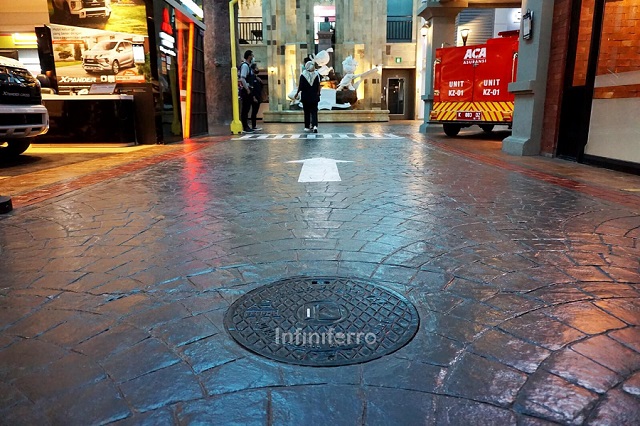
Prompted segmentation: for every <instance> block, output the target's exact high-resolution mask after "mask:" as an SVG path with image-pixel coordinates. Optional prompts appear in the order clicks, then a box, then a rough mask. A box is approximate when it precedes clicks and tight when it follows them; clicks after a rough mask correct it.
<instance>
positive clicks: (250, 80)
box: [238, 61, 256, 90]
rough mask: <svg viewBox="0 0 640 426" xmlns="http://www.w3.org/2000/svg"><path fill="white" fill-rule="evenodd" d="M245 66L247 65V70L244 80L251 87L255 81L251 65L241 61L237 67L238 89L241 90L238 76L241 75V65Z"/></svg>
mask: <svg viewBox="0 0 640 426" xmlns="http://www.w3.org/2000/svg"><path fill="white" fill-rule="evenodd" d="M245 65H246V66H247V67H249V72H248V73H247V77H246V78H245V80H246V81H247V84H248V85H249V86H250V87H253V85H254V83H255V81H256V76H255V74H254V73H253V71H252V70H251V66H249V64H248V63H246V62H244V61H243V62H242V64H240V68H239V69H238V90H242V82H241V81H240V76H241V75H242V67H243V66H245Z"/></svg>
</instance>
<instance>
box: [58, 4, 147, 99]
mask: <svg viewBox="0 0 640 426" xmlns="http://www.w3.org/2000/svg"><path fill="white" fill-rule="evenodd" d="M48 1H49V10H50V20H51V25H50V28H51V39H52V45H53V46H52V47H53V55H54V61H55V66H56V75H57V79H58V86H59V88H60V89H61V90H63V91H64V88H65V86H67V87H68V88H72V87H73V88H78V87H82V88H88V87H89V86H91V85H93V84H96V83H133V82H135V83H140V82H145V81H146V80H147V78H148V74H149V69H150V68H149V65H150V64H149V55H148V53H149V41H148V31H147V20H146V6H145V1H144V0H130V1H128V2H126V4H125V2H113V1H112V2H109V1H104V0H95V1H93V2H75V1H72V2H71V3H73V4H74V6H75V7H67V6H66V5H65V3H68V2H69V0H48ZM145 74H146V76H145Z"/></svg>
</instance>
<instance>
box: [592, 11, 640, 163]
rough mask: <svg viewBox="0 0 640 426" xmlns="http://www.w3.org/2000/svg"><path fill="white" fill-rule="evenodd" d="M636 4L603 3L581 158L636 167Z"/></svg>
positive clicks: (639, 76) (639, 142)
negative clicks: (598, 47)
mask: <svg viewBox="0 0 640 426" xmlns="http://www.w3.org/2000/svg"><path fill="white" fill-rule="evenodd" d="M637 8H638V2H637V0H621V1H615V2H613V1H608V2H606V3H605V9H604V17H603V24H602V37H601V41H600V52H599V56H598V63H597V72H596V79H595V89H594V95H593V107H592V111H591V123H590V129H589V141H588V143H587V146H586V149H585V154H589V155H593V156H598V157H605V158H611V159H617V160H621V161H625V162H633V163H640V123H639V122H638V119H637V117H638V116H639V115H640V38H638V35H637V34H636V29H637V28H640V14H638V13H637V11H636V10H637Z"/></svg>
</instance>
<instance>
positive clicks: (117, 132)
mask: <svg viewBox="0 0 640 426" xmlns="http://www.w3.org/2000/svg"><path fill="white" fill-rule="evenodd" d="M42 101H43V104H44V106H45V107H46V108H47V110H48V111H49V133H48V134H46V135H43V136H42V137H40V138H39V139H38V142H39V143H74V142H78V143H119V144H122V143H128V144H135V143H136V142H137V140H136V131H135V109H134V104H133V96H131V95H43V96H42Z"/></svg>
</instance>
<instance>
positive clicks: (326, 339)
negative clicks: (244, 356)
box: [224, 277, 420, 367]
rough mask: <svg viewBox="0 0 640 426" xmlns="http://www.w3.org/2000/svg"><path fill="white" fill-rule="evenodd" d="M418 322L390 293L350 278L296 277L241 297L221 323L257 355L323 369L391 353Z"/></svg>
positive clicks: (408, 306) (415, 314) (404, 302)
mask: <svg viewBox="0 0 640 426" xmlns="http://www.w3.org/2000/svg"><path fill="white" fill-rule="evenodd" d="M419 321H420V319H419V317H418V312H417V311H416V308H415V307H414V306H413V305H412V304H411V303H410V302H409V301H408V300H407V299H405V298H404V297H403V296H401V295H400V294H398V293H396V292H394V291H392V290H388V289H386V288H383V287H380V286H378V285H375V284H371V283H369V282H366V281H362V280H358V279H354V278H336V277H321V278H308V277H296V278H288V279H284V280H281V281H277V282H275V283H273V284H270V285H266V286H263V287H260V288H257V289H255V290H252V291H250V292H249V293H247V294H245V295H244V296H242V297H240V298H239V299H238V300H236V301H235V302H234V303H233V304H232V305H231V307H230V308H229V310H228V311H227V313H226V315H225V319H224V325H225V327H226V328H227V330H228V331H229V334H231V336H232V337H233V338H234V339H235V340H236V341H237V342H238V343H240V344H241V345H242V346H244V347H245V348H247V349H249V350H251V351H253V352H255V353H257V354H259V355H262V356H265V357H267V358H271V359H274V360H276V361H282V362H287V363H291V364H299V365H308V366H316V367H321V366H336V365H348V364H358V363H362V362H366V361H370V360H372V359H376V358H379V357H381V356H384V355H387V354H390V353H391V352H394V351H396V350H398V349H400V348H401V347H402V346H404V345H406V344H407V343H408V342H409V341H410V340H411V339H412V338H413V336H414V335H415V334H416V332H417V331H418V325H419Z"/></svg>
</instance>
